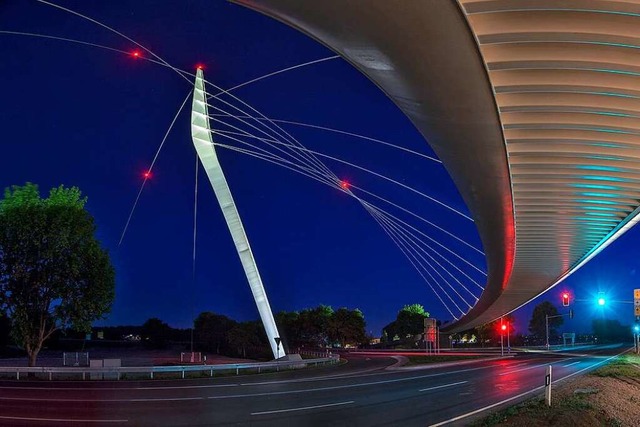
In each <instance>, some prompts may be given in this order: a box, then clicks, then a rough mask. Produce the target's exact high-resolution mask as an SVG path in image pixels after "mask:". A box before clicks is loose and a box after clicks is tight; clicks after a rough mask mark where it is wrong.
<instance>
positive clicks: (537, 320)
mask: <svg viewBox="0 0 640 427" xmlns="http://www.w3.org/2000/svg"><path fill="white" fill-rule="evenodd" d="M547 315H549V316H557V315H558V309H557V308H556V307H555V306H554V305H553V304H551V303H550V302H549V301H543V302H541V303H540V304H538V305H536V306H535V308H534V309H533V314H532V315H531V320H530V321H529V332H531V333H532V334H533V335H534V336H535V337H536V338H538V340H541V339H543V338H545V337H546V336H547V331H546V316H547ZM563 323H564V319H563V318H562V317H553V318H551V319H549V337H551V336H553V335H556V334H557V332H556V329H555V328H556V327H558V326H560V325H562V324H563Z"/></svg>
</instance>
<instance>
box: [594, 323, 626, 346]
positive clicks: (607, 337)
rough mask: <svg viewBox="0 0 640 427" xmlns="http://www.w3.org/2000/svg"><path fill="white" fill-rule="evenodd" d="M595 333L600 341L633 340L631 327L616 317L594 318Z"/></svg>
mask: <svg viewBox="0 0 640 427" xmlns="http://www.w3.org/2000/svg"><path fill="white" fill-rule="evenodd" d="M591 327H592V329H593V334H594V335H595V336H597V337H598V342H601V343H602V342H625V341H630V340H631V327H630V326H629V325H622V324H620V322H619V321H618V320H614V319H593V320H592V322H591Z"/></svg>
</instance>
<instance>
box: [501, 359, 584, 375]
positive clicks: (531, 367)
mask: <svg viewBox="0 0 640 427" xmlns="http://www.w3.org/2000/svg"><path fill="white" fill-rule="evenodd" d="M556 363H561V361H556V362H551V363H541V364H540V365H533V366H529V367H526V368H522V369H516V370H515V371H509V372H502V373H500V374H498V375H499V376H503V375H509V374H514V373H516V372H522V371H528V370H529V369H535V368H539V367H541V366H548V365H553V364H556ZM576 363H577V362H576Z"/></svg>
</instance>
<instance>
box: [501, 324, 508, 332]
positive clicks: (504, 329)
mask: <svg viewBox="0 0 640 427" xmlns="http://www.w3.org/2000/svg"><path fill="white" fill-rule="evenodd" d="M500 329H502V330H503V331H506V330H507V324H506V323H503V324H502V326H500Z"/></svg>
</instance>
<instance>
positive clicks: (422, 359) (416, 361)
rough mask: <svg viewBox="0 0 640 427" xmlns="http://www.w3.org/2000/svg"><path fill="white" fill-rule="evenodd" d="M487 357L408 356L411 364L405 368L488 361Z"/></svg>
mask: <svg viewBox="0 0 640 427" xmlns="http://www.w3.org/2000/svg"><path fill="white" fill-rule="evenodd" d="M486 357H487V356H477V355H476V356H458V355H452V356H449V355H447V356H407V359H409V362H408V363H407V365H405V366H409V365H422V364H425V363H443V362H455V361H458V360H475V359H486Z"/></svg>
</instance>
